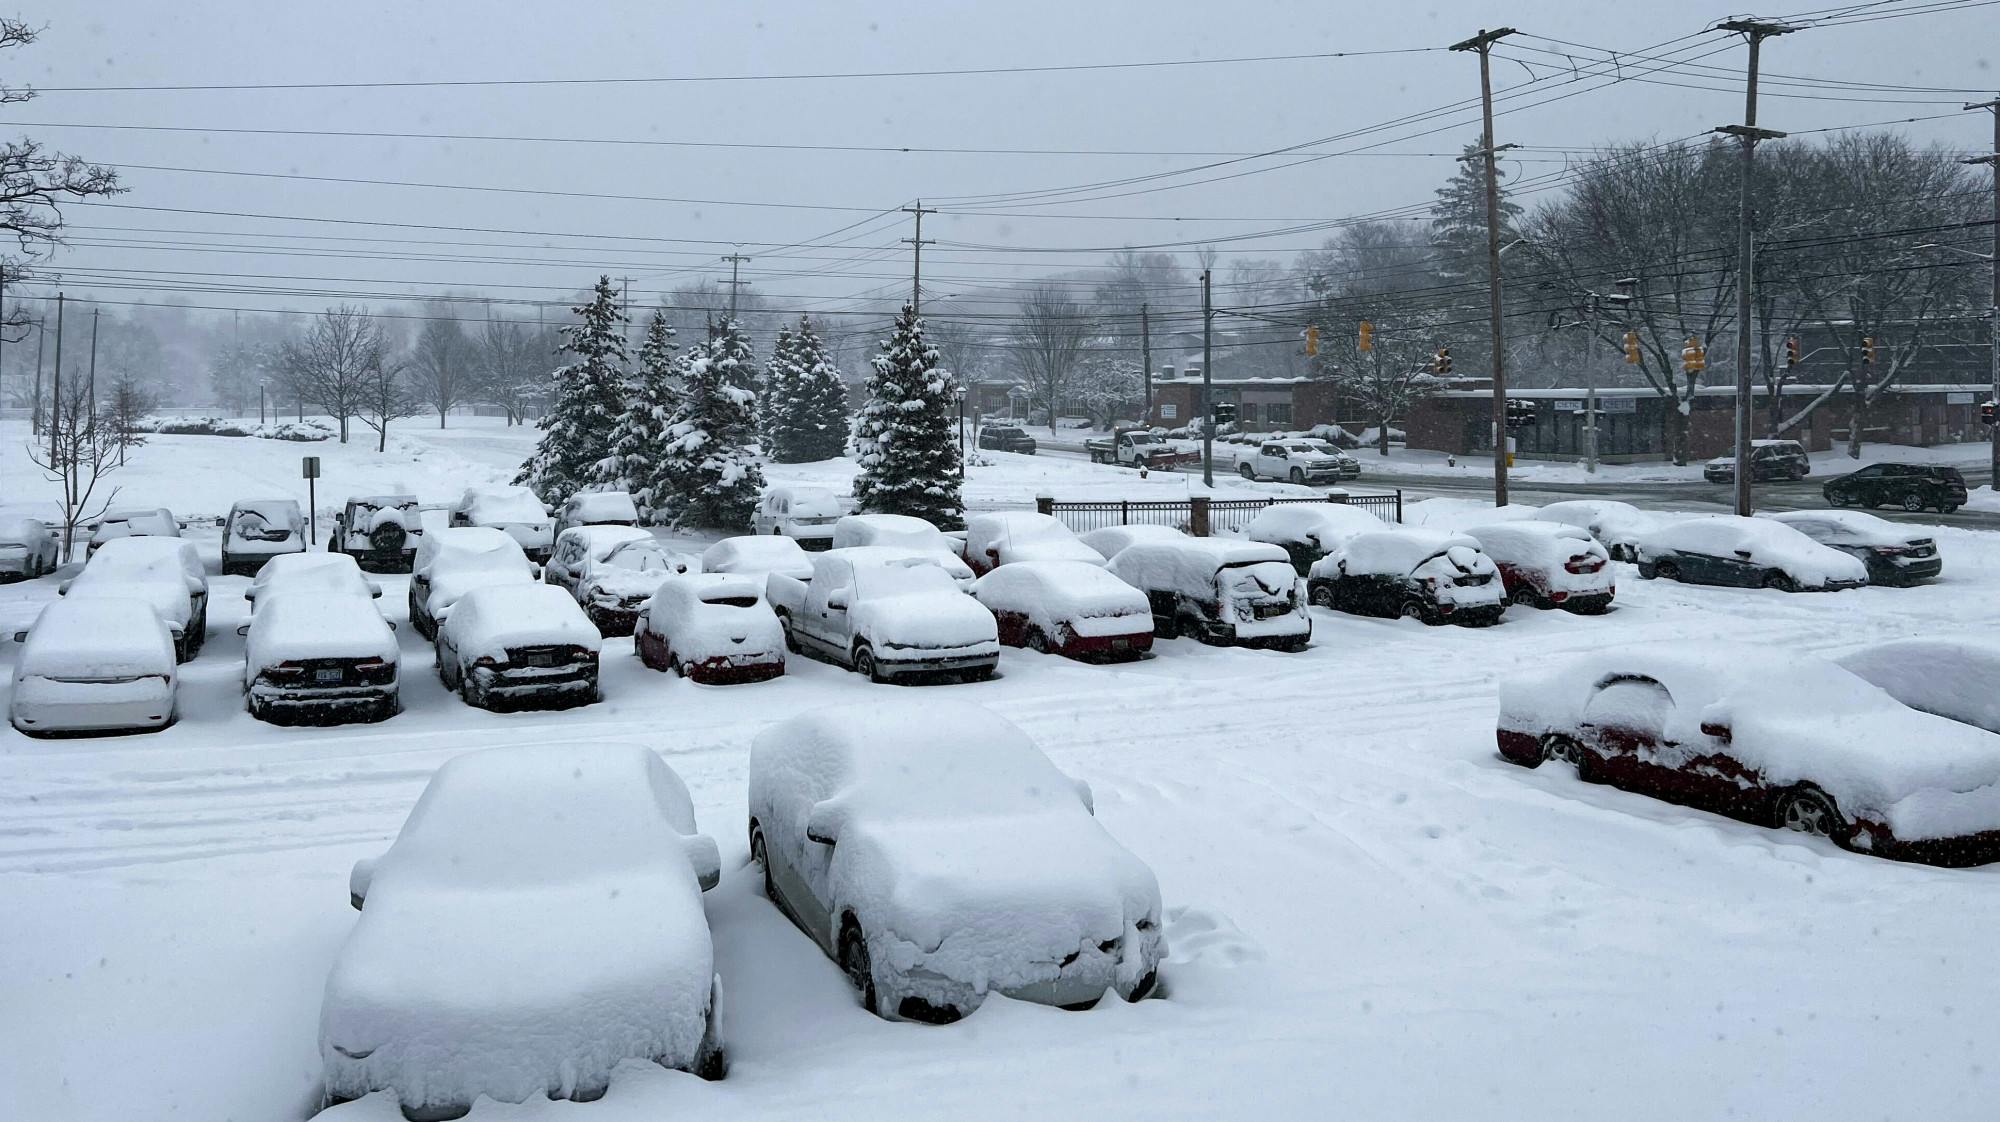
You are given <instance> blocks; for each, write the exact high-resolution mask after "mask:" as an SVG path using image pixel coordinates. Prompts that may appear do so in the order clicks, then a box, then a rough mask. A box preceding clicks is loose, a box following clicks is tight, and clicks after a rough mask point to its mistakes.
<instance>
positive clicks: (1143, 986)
mask: <svg viewBox="0 0 2000 1122" xmlns="http://www.w3.org/2000/svg"><path fill="white" fill-rule="evenodd" d="M1158 988H1160V972H1159V971H1158V970H1148V971H1146V974H1145V976H1144V977H1142V978H1140V979H1139V984H1138V985H1135V986H1133V987H1132V992H1131V993H1128V994H1126V995H1125V1000H1127V1001H1135V1002H1136V1001H1144V1000H1146V999H1147V998H1149V997H1151V996H1153V991H1154V990H1156V989H1158Z"/></svg>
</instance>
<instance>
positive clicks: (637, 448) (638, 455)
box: [596, 310, 681, 521]
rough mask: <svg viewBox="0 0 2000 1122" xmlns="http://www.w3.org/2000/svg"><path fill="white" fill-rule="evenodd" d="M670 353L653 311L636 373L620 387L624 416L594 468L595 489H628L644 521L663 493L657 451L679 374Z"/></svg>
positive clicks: (669, 330) (668, 335) (677, 398)
mask: <svg viewBox="0 0 2000 1122" xmlns="http://www.w3.org/2000/svg"><path fill="white" fill-rule="evenodd" d="M676 351H677V346H676V344H675V343H674V329H673V327H672V326H670V325H669V324H668V323H667V317H666V313H665V312H664V311H660V310H656V311H654V312H653V319H652V321H651V322H650V323H648V324H647V325H646V339H645V341H644V342H642V343H640V344H639V369H638V370H637V371H636V372H635V373H634V374H633V376H632V378H631V380H630V381H629V382H628V383H627V385H626V396H625V412H624V414H623V415H621V416H620V417H619V418H618V424H617V426H616V427H615V428H613V429H612V433H611V447H610V451H609V454H607V455H606V456H605V458H604V459H603V460H602V461H600V462H599V464H598V468H599V470H598V473H597V479H596V482H597V484H598V486H600V487H602V488H605V489H607V490H613V491H630V492H631V493H632V498H633V500H634V501H636V502H637V503H638V504H639V513H640V514H641V515H643V516H645V518H646V519H647V520H648V521H654V520H657V518H658V512H660V511H661V509H662V507H663V506H664V505H665V502H666V498H667V493H668V487H667V481H666V475H665V473H664V472H663V471H662V470H661V463H662V459H661V455H660V449H661V448H662V447H663V446H664V445H665V444H666V441H667V426H668V425H670V424H672V423H673V419H674V413H675V412H676V411H677V410H678V409H679V408H680V404H681V394H680V391H679V390H678V389H676V388H675V387H674V379H675V378H676V377H678V376H679V373H680V372H679V370H678V369H677V364H678V361H679V357H678V355H677V353H676Z"/></svg>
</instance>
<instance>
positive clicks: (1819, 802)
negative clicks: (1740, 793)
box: [1773, 783, 1847, 843]
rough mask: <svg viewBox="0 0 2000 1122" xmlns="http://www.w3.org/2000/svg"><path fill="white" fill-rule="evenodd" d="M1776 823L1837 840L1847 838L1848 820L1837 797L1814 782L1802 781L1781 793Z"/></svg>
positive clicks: (1837, 841) (1781, 826) (1783, 826)
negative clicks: (1836, 803)
mask: <svg viewBox="0 0 2000 1122" xmlns="http://www.w3.org/2000/svg"><path fill="white" fill-rule="evenodd" d="M1773 824H1774V825H1775V826H1777V827H1778V828H1779V829H1783V830H1796V831H1798V832H1799V833H1801V834H1811V835H1813V836H1814V837H1821V838H1828V839H1831V840H1832V841H1834V842H1835V843H1840V842H1842V841H1844V840H1845V839H1846V837H1847V820H1846V819H1845V818H1843V817H1841V814H1840V808H1839V806H1837V805H1835V803H1834V801H1833V796H1831V795H1829V794H1827V793H1826V792H1825V791H1822V790H1820V789H1819V788H1818V787H1815V786H1813V785H1812V784H1810V783H1801V784H1799V785H1798V786H1796V787H1794V788H1792V789H1791V790H1789V791H1786V792H1785V793H1784V794H1782V795H1779V796H1778V806H1777V815H1776V821H1775V822H1774V823H1773Z"/></svg>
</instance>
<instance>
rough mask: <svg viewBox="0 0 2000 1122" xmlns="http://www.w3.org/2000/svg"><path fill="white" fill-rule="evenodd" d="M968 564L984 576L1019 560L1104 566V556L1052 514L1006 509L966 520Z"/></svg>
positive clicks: (976, 515) (966, 554)
mask: <svg viewBox="0 0 2000 1122" xmlns="http://www.w3.org/2000/svg"><path fill="white" fill-rule="evenodd" d="M964 557H965V563H966V564H968V565H970V566H972V571H973V573H975V574H981V575H983V574H985V573H988V572H991V571H992V570H993V569H995V568H997V567H998V566H1001V565H1007V564H1011V563H1013V562H1016V561H1083V562H1086V563H1088V564H1091V565H1102V564H1103V563H1104V555H1103V554H1101V553H1099V552H1097V551H1096V550H1094V549H1092V548H1090V547H1089V546H1087V545H1085V544H1083V543H1082V542H1080V541H1078V540H1077V537H1076V532H1075V531H1073V530H1071V529H1070V528H1069V527H1068V526H1065V525H1063V524H1062V522H1061V520H1059V519H1057V518H1056V517H1055V516H1054V515H1051V514H1039V513H1036V512H1035V511H1032V510H1003V511H997V512H994V513H989V514H975V515H973V516H972V517H970V518H968V519H966V520H965V552H964Z"/></svg>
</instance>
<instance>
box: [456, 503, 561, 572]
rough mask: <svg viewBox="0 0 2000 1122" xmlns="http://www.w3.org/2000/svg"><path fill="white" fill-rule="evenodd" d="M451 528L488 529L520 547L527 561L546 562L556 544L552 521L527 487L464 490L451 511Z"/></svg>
mask: <svg viewBox="0 0 2000 1122" xmlns="http://www.w3.org/2000/svg"><path fill="white" fill-rule="evenodd" d="M451 525H453V526H490V527H492V528H493V529H495V530H499V531H502V532H504V533H505V534H507V535H508V536H509V537H512V538H513V539H514V540H515V541H517V542H520V543H521V551H522V552H523V553H526V554H527V555H528V559H529V560H530V561H538V562H539V561H547V560H548V559H549V549H550V547H551V546H553V545H554V544H555V540H556V530H555V519H554V518H552V517H550V515H549V509H548V508H547V507H545V506H543V505H542V500H541V499H539V498H537V497H535V493H534V492H533V491H530V490H529V489H527V488H526V487H519V486H512V487H506V486H490V487H467V488H466V489H465V494H463V495H460V496H459V498H458V501H457V502H455V503H453V504H452V507H451Z"/></svg>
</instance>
